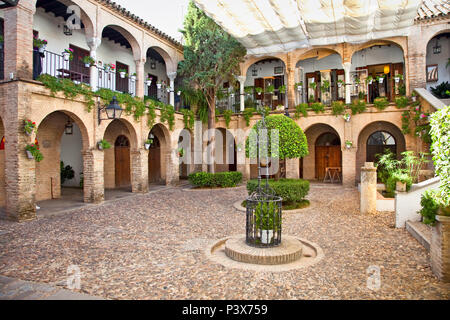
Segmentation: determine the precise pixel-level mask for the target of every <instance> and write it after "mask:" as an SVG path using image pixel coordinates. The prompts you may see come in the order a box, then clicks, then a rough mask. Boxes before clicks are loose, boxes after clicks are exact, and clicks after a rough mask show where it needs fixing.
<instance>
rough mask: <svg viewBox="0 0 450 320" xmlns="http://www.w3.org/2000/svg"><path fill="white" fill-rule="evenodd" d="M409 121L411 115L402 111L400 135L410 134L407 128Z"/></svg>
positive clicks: (409, 129) (408, 127)
mask: <svg viewBox="0 0 450 320" xmlns="http://www.w3.org/2000/svg"><path fill="white" fill-rule="evenodd" d="M410 120H411V113H410V112H409V111H404V112H403V113H402V133H403V134H410V133H411V128H410V126H409V124H410V122H411V121H410Z"/></svg>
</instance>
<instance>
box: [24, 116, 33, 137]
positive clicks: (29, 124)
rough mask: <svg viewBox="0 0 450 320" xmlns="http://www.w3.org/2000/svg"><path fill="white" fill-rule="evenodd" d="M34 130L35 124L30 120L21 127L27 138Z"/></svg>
mask: <svg viewBox="0 0 450 320" xmlns="http://www.w3.org/2000/svg"><path fill="white" fill-rule="evenodd" d="M34 129H36V122H33V121H31V120H26V121H25V123H24V126H23V130H24V132H25V134H26V135H27V136H31V135H32V134H33V131H34Z"/></svg>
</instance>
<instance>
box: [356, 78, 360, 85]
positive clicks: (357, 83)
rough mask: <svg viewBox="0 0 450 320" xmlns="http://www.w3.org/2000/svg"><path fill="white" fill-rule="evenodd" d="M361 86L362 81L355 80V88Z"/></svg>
mask: <svg viewBox="0 0 450 320" xmlns="http://www.w3.org/2000/svg"><path fill="white" fill-rule="evenodd" d="M360 84H361V79H359V78H358V77H356V78H355V86H359V85H360Z"/></svg>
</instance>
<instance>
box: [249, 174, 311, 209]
mask: <svg viewBox="0 0 450 320" xmlns="http://www.w3.org/2000/svg"><path fill="white" fill-rule="evenodd" d="M263 183H264V182H263ZM269 186H270V187H271V188H272V189H273V190H274V192H275V195H277V196H278V197H281V198H282V199H283V204H285V203H287V204H289V203H297V202H300V201H302V200H304V199H305V197H306V196H307V195H308V193H309V181H308V180H302V179H280V180H272V179H271V180H269ZM257 187H258V180H249V181H248V182H247V191H248V194H249V195H250V194H252V193H253V192H255V191H256V189H257Z"/></svg>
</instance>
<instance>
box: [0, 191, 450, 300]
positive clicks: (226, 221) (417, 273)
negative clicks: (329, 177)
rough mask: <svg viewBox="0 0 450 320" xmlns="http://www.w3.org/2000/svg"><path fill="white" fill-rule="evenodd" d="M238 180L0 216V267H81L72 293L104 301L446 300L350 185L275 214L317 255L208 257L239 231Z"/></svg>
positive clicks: (63, 270) (423, 257) (31, 271)
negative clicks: (275, 264)
mask: <svg viewBox="0 0 450 320" xmlns="http://www.w3.org/2000/svg"><path fill="white" fill-rule="evenodd" d="M244 196H245V188H243V187H240V188H236V189H228V190H201V191H196V192H183V190H182V188H171V189H166V190H161V191H159V192H157V193H153V194H147V195H142V196H137V197H130V198H124V199H122V200H120V201H114V202H109V203H105V204H103V205H101V206H98V207H86V208H81V209H80V210H79V211H78V212H76V213H72V214H67V215H59V216H55V217H49V218H40V219H37V220H35V221H31V222H28V223H22V224H19V223H13V222H9V221H0V246H1V248H2V250H1V253H0V275H3V276H7V277H11V278H17V279H22V280H27V281H35V282H40V283H48V284H53V285H54V284H58V283H64V282H65V281H66V277H67V267H68V266H69V265H78V266H79V267H80V269H81V273H82V275H81V291H80V293H85V294H89V295H91V296H97V297H103V298H106V299H449V298H450V287H449V286H448V285H444V284H441V283H439V282H438V281H437V279H436V278H435V277H434V276H433V274H432V272H431V270H430V262H429V261H430V259H429V254H428V253H427V251H426V250H425V249H424V248H423V247H422V246H421V245H420V244H419V243H418V242H417V241H416V240H415V239H414V238H412V237H411V236H410V235H409V233H408V232H407V231H406V230H403V229H402V230H400V229H395V228H394V219H395V217H394V213H392V212H391V213H381V214H376V215H365V216H364V215H361V214H359V194H358V191H357V190H356V189H354V188H343V187H342V186H323V185H314V184H313V185H312V187H311V192H310V195H309V199H310V201H311V204H312V205H311V206H310V207H309V208H306V209H304V211H303V212H302V213H299V214H289V215H286V216H285V217H284V218H283V223H284V224H283V228H284V229H283V232H284V233H285V234H289V235H292V236H296V237H300V238H304V239H308V240H309V241H312V242H315V243H317V244H318V245H319V246H320V247H321V248H322V249H323V252H324V254H325V257H324V258H323V259H322V260H321V261H320V262H319V263H317V264H315V265H313V266H310V267H308V268H305V269H299V270H293V271H289V272H282V273H271V272H255V271H244V270H238V269H229V268H225V267H223V266H222V265H219V264H214V263H212V262H210V261H209V260H208V259H207V258H206V256H205V254H204V251H205V248H207V247H208V246H211V245H212V244H213V243H214V242H215V241H216V240H217V239H221V238H224V237H226V236H230V235H236V234H242V233H244V232H245V214H244V213H242V212H239V211H237V210H236V209H234V207H233V203H234V202H236V201H239V200H243V198H244ZM372 265H376V266H379V267H380V268H381V288H380V290H378V291H371V290H369V289H368V288H367V285H366V284H367V278H368V276H369V274H368V273H367V268H368V267H369V266H372Z"/></svg>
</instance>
